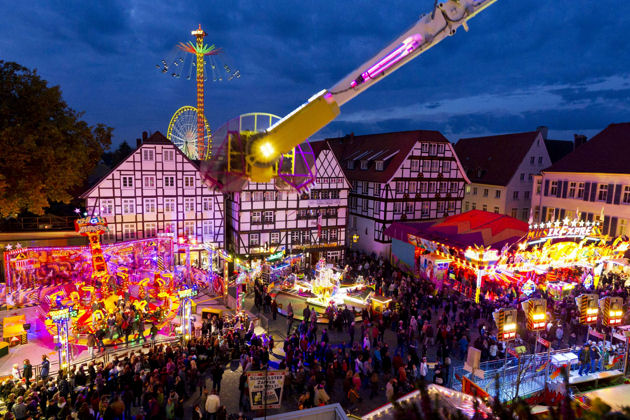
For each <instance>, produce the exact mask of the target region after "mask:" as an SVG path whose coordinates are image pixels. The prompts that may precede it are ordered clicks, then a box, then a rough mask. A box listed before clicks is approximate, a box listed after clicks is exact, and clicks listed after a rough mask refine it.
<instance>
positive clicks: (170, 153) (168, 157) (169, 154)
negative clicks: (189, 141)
mask: <svg viewBox="0 0 630 420" xmlns="http://www.w3.org/2000/svg"><path fill="white" fill-rule="evenodd" d="M163 159H164V161H165V162H172V161H174V160H175V150H164V155H163Z"/></svg>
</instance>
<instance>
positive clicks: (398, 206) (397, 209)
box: [394, 201, 403, 214]
mask: <svg viewBox="0 0 630 420" xmlns="http://www.w3.org/2000/svg"><path fill="white" fill-rule="evenodd" d="M402 212H403V203H402V201H395V202H394V214H402Z"/></svg>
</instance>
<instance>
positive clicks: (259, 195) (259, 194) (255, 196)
mask: <svg viewBox="0 0 630 420" xmlns="http://www.w3.org/2000/svg"><path fill="white" fill-rule="evenodd" d="M264 199H265V193H264V192H263V191H254V192H253V193H252V200H254V201H263V200H264Z"/></svg>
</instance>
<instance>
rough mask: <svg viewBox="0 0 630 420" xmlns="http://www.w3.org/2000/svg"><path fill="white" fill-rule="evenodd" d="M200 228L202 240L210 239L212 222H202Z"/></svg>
mask: <svg viewBox="0 0 630 420" xmlns="http://www.w3.org/2000/svg"><path fill="white" fill-rule="evenodd" d="M201 226H202V229H203V237H204V238H209V237H212V234H213V233H214V232H213V230H214V228H213V223H212V220H204V221H203V222H202V225H201Z"/></svg>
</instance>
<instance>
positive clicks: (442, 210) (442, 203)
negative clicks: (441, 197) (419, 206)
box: [437, 201, 444, 217]
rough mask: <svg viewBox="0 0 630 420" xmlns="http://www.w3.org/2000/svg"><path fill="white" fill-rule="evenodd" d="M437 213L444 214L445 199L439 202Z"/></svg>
mask: <svg viewBox="0 0 630 420" xmlns="http://www.w3.org/2000/svg"><path fill="white" fill-rule="evenodd" d="M437 214H438V217H439V216H442V215H443V214H444V201H438V202H437Z"/></svg>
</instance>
